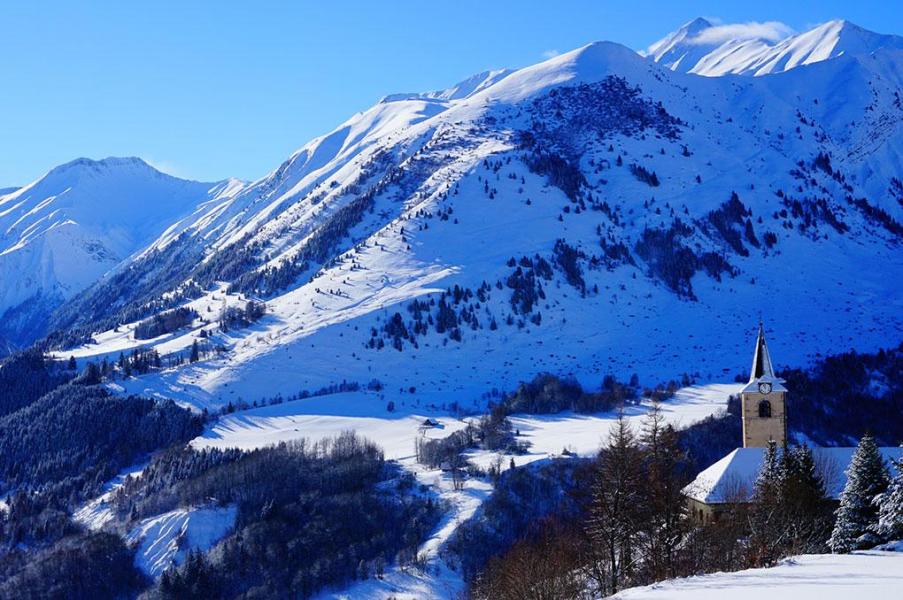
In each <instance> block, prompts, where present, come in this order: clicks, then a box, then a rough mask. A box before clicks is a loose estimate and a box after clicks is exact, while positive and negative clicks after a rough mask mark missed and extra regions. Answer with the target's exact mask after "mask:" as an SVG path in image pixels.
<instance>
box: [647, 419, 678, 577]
mask: <svg viewBox="0 0 903 600" xmlns="http://www.w3.org/2000/svg"><path fill="white" fill-rule="evenodd" d="M641 442H642V443H643V446H644V452H645V455H646V457H645V462H646V471H647V485H646V496H647V505H648V517H647V518H646V519H644V520H643V521H642V523H643V527H642V529H643V538H642V542H641V546H642V549H643V553H644V555H645V558H644V560H643V564H644V567H645V568H646V569H647V571H648V575H649V577H650V578H651V579H653V580H659V579H667V578H669V577H674V576H675V575H676V565H675V563H676V556H677V551H678V548H679V547H680V544H681V542H682V541H683V539H684V537H685V535H686V533H687V520H686V519H685V506H686V505H685V502H684V498H683V493H682V490H683V487H684V486H685V485H686V483H687V481H686V478H685V476H684V473H683V471H682V469H681V468H680V466H681V462H682V461H683V460H684V458H685V456H684V452H683V450H682V449H681V448H680V445H679V441H678V434H677V432H676V431H675V430H674V428H673V427H672V426H671V425H668V424H666V423H665V418H664V415H663V414H662V411H661V406H660V405H659V403H657V402H656V403H654V404H653V406H652V409H651V410H650V411H649V414H648V415H647V416H646V418H645V419H644V422H643V432H642V437H641Z"/></svg>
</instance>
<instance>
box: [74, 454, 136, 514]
mask: <svg viewBox="0 0 903 600" xmlns="http://www.w3.org/2000/svg"><path fill="white" fill-rule="evenodd" d="M146 466H147V461H144V462H141V463H139V464H135V465H132V466H130V467H127V468H125V469H123V470H122V471H120V472H119V474H117V475H116V477H114V478H113V479H111V480H110V481H108V482H106V483H105V484H104V485H103V488H102V489H101V493H100V495H99V496H97V497H96V498H92V499H91V500H89V501H88V502H86V503H85V504H84V505H83V506H81V507H79V508H78V509H76V510H75V512H73V513H72V518H73V519H74V520H75V522H76V523H79V524H81V525H83V526H85V527H87V528H88V529H91V530H92V531H96V530H99V529H103V528H104V526H106V525H107V524H109V523H112V522H113V520H114V519H115V517H116V515H115V514H113V511H112V509H111V508H110V500H112V498H113V495H114V494H115V493H116V490H118V489H119V488H120V487H122V484H123V483H125V480H126V478H128V477H140V476H141V473H143V472H144V468H145V467H146Z"/></svg>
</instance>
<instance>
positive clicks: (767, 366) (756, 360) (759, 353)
mask: <svg viewBox="0 0 903 600" xmlns="http://www.w3.org/2000/svg"><path fill="white" fill-rule="evenodd" d="M763 376H768V377H770V378H772V379H775V376H774V368H773V367H772V366H771V355H770V354H769V353H768V345H767V344H766V343H765V328H764V327H763V326H762V321H761V320H759V335H758V336H757V338H756V352H755V354H753V362H752V369H751V371H750V374H749V382H750V383H752V382H753V381H755V380H756V379H759V378H760V377H763Z"/></svg>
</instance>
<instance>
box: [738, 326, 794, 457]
mask: <svg viewBox="0 0 903 600" xmlns="http://www.w3.org/2000/svg"><path fill="white" fill-rule="evenodd" d="M783 383H784V380H783V379H780V378H779V377H777V376H776V375H775V374H774V368H773V366H772V364H771V355H770V354H769V352H768V345H767V344H766V343H765V330H764V328H763V327H762V324H761V323H759V335H758V336H757V338H756V351H755V354H754V355H753V364H752V371H751V372H750V374H749V382H748V383H747V384H746V386H744V387H743V389H742V390H741V392H740V404H741V408H742V418H743V447H744V448H747V447H753V448H762V447H765V446H768V443H769V442H770V441H774V442H776V443H777V444H778V445H779V446H783V445H785V444H786V443H787V413H786V411H785V400H786V395H787V388H785V387H784V386H783V385H782V384H783Z"/></svg>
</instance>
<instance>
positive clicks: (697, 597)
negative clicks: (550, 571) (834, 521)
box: [613, 550, 903, 600]
mask: <svg viewBox="0 0 903 600" xmlns="http://www.w3.org/2000/svg"><path fill="white" fill-rule="evenodd" d="M901 589H903V553H901V552H887V551H880V550H872V551H867V552H854V553H852V554H806V555H802V556H794V557H791V558H788V559H785V560H783V561H782V562H781V564H779V565H778V566H775V567H771V568H765V569H747V570H745V571H737V572H735V573H713V574H711V575H701V576H698V577H687V578H685V579H673V580H668V581H662V582H659V583H655V584H653V585H650V586H645V587H639V588H632V589H628V590H624V591H623V592H621V593H619V594H617V595H615V596H613V598H617V599H619V600H684V599H686V600H691V599H692V600H709V599H713V600H714V599H716V598H735V599H736V600H748V599H749V600H752V599H756V598H762V597H768V598H773V599H774V600H785V599H786V600H791V599H792V600H848V599H849V598H875V599H878V598H896V597H897V596H899V594H900V590H901Z"/></svg>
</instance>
